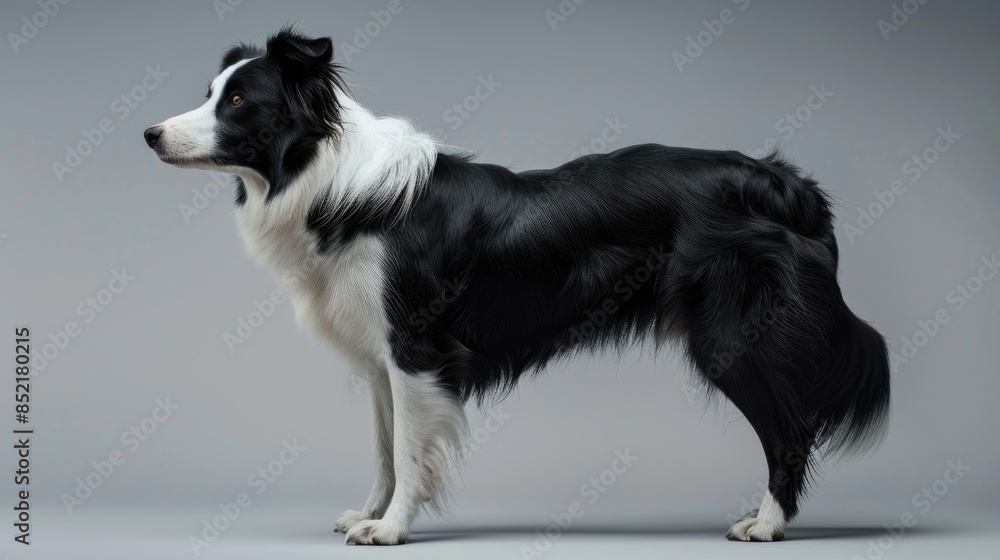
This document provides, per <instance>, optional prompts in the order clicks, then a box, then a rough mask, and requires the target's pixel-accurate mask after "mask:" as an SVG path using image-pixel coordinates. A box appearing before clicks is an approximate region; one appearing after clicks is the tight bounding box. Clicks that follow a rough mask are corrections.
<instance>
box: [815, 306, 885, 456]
mask: <svg viewBox="0 0 1000 560" xmlns="http://www.w3.org/2000/svg"><path fill="white" fill-rule="evenodd" d="M840 307H841V309H839V310H838V311H836V312H835V314H836V315H838V317H837V318H836V319H835V322H834V328H835V329H836V330H837V332H839V333H840V334H841V336H839V337H838V341H837V342H838V344H836V346H838V347H836V348H832V349H831V350H832V352H830V354H828V356H829V357H830V358H831V360H830V362H829V363H828V365H827V367H826V368H825V371H826V372H827V373H826V375H824V376H823V377H822V378H819V379H816V380H815V381H816V382H815V384H814V385H813V387H812V389H811V390H810V391H809V393H810V394H809V400H811V401H812V402H811V406H810V407H809V410H812V411H816V412H817V416H816V421H817V423H816V428H817V442H818V443H826V444H827V445H826V446H825V451H826V455H827V456H832V455H838V456H839V457H841V458H843V459H850V458H853V457H856V456H859V455H863V454H864V453H866V452H868V451H870V450H871V449H873V448H874V447H876V446H877V445H878V444H879V443H880V442H881V441H882V439H883V438H884V437H885V432H886V429H887V428H888V417H889V414H888V413H889V372H890V363H889V350H888V347H887V346H886V343H885V339H884V338H883V337H882V335H881V334H879V332H878V331H876V330H875V329H874V328H873V327H872V326H871V325H869V324H868V323H866V322H865V321H863V320H862V319H860V318H858V317H857V316H856V315H855V314H854V313H853V312H851V310H850V309H848V308H847V305H846V304H842V305H841V306H840Z"/></svg>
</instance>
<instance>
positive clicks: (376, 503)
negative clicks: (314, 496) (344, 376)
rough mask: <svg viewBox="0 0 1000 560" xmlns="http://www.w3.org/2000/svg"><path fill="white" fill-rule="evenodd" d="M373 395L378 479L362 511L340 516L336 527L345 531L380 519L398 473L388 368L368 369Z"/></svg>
mask: <svg viewBox="0 0 1000 560" xmlns="http://www.w3.org/2000/svg"><path fill="white" fill-rule="evenodd" d="M366 371H367V372H368V373H367V376H366V377H367V379H368V382H369V390H370V391H371V398H372V421H373V426H372V439H373V444H372V447H373V448H374V451H375V469H376V471H375V482H374V484H373V485H372V491H371V493H370V494H369V495H368V500H367V501H366V502H365V506H364V507H363V508H362V509H361V511H355V510H352V509H349V510H347V511H345V512H344V514H343V515H342V516H340V519H338V520H337V527H336V529H335V531H338V532H341V533H346V532H347V531H348V530H350V528H351V527H353V526H354V525H355V524H357V523H358V522H359V521H364V520H367V519H379V518H380V517H382V514H383V513H385V510H386V508H387V507H389V501H390V500H391V499H392V491H393V488H394V487H395V485H396V475H395V470H394V469H393V460H392V389H391V387H390V386H389V374H388V373H387V372H386V371H385V370H378V369H370V370H366Z"/></svg>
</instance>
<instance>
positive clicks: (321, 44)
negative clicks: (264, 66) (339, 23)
mask: <svg viewBox="0 0 1000 560" xmlns="http://www.w3.org/2000/svg"><path fill="white" fill-rule="evenodd" d="M267 54H268V55H269V56H271V57H273V58H274V59H275V60H276V61H278V63H279V64H280V65H281V68H282V70H288V74H289V75H290V76H301V77H309V76H311V75H313V74H314V73H315V72H317V71H319V72H322V71H323V69H324V67H328V66H329V64H330V62H332V61H333V41H331V40H330V39H329V37H320V38H317V39H312V38H309V37H306V36H304V35H302V34H300V33H298V32H296V31H294V30H292V29H287V28H286V29H282V30H281V31H279V32H278V33H277V34H276V35H273V36H272V37H271V38H270V39H268V40H267Z"/></svg>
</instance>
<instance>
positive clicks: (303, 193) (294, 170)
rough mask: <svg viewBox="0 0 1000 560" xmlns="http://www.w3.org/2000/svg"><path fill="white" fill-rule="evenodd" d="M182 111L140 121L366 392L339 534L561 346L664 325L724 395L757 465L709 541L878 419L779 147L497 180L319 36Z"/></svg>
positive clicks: (823, 224)
mask: <svg viewBox="0 0 1000 560" xmlns="http://www.w3.org/2000/svg"><path fill="white" fill-rule="evenodd" d="M207 97H208V101H206V102H205V103H204V104H203V105H202V106H201V107H198V108H197V109H195V110H193V111H190V112H188V113H184V114H182V115H179V116H176V117H173V118H170V119H167V120H165V121H163V122H161V123H160V124H158V125H156V126H153V127H150V128H149V129H147V130H146V131H145V133H144V136H145V140H146V143H147V144H148V145H149V147H150V148H152V149H154V150H155V151H156V155H157V156H159V158H160V159H161V160H163V161H164V162H166V163H170V164H173V165H177V166H182V167H193V168H199V169H214V170H221V171H224V172H228V173H232V174H233V175H235V177H236V178H235V189H236V206H237V211H236V221H237V226H238V228H239V232H240V234H241V236H242V238H243V240H244V242H245V244H246V248H247V250H248V251H249V253H250V254H251V255H252V256H253V257H255V258H256V259H257V260H258V261H259V262H262V263H264V264H266V265H268V266H269V267H270V268H271V269H273V271H274V272H275V274H276V276H277V280H278V282H279V284H280V285H281V286H282V288H283V289H284V290H286V291H287V292H288V293H289V295H290V298H291V301H292V303H293V305H294V308H295V317H296V322H297V323H298V324H299V326H301V327H303V328H304V329H305V330H307V331H308V332H309V333H310V334H311V335H313V336H314V337H315V338H317V339H318V340H320V341H322V342H324V343H328V344H329V345H332V346H333V347H334V348H336V349H337V350H339V351H340V352H342V353H343V355H344V356H345V357H346V358H347V359H348V360H349V361H350V362H351V363H352V364H353V365H354V366H356V368H357V372H358V373H360V374H363V375H364V376H365V377H366V378H367V379H368V380H369V381H370V387H371V396H372V407H373V411H374V449H375V458H376V465H377V473H376V475H375V483H374V486H373V487H372V490H371V494H370V496H369V497H368V500H367V502H365V504H364V507H362V508H361V510H360V511H352V510H348V511H347V512H345V513H344V515H343V516H342V517H341V518H340V519H339V520H338V521H337V523H336V530H337V531H343V532H345V533H346V534H347V535H346V540H347V542H349V543H356V544H399V543H403V542H405V541H406V539H407V537H408V536H409V532H410V525H411V523H412V521H413V519H414V517H415V516H416V515H417V513H418V511H419V510H420V509H421V507H422V506H424V505H430V506H434V505H436V504H438V500H436V498H438V497H439V496H440V494H441V491H442V490H443V489H444V487H445V484H446V482H447V478H448V476H447V474H448V472H449V464H450V463H449V462H450V461H451V460H452V459H453V457H454V454H455V450H456V449H460V446H461V445H462V442H463V437H465V434H466V432H467V428H466V421H465V414H464V410H463V403H465V402H466V401H468V400H470V399H471V400H474V401H478V402H480V403H481V402H482V400H483V399H484V398H486V397H492V398H498V397H502V396H504V395H505V394H506V393H507V392H509V391H510V390H511V388H512V387H514V385H515V384H516V383H517V381H518V380H519V379H521V377H522V376H525V375H528V374H530V373H534V372H537V371H538V370H540V369H542V368H543V367H544V366H545V365H546V364H547V363H548V362H550V361H552V360H556V359H560V358H565V357H567V356H570V355H573V354H574V353H577V352H580V351H593V350H600V349H611V350H617V351H620V350H622V349H626V348H629V347H633V346H635V345H641V344H643V343H644V342H651V343H652V344H654V345H656V344H659V343H663V342H667V341H672V342H674V343H676V344H677V346H679V347H680V348H681V349H682V350H683V352H684V355H685V356H686V357H687V358H688V359H689V361H690V363H691V365H692V366H693V369H694V370H695V371H696V372H697V377H698V379H700V380H701V381H702V382H703V383H704V385H705V386H706V387H707V388H709V389H710V390H712V391H715V392H717V393H721V394H722V395H723V396H725V397H726V398H727V399H729V400H730V401H732V403H733V404H735V405H736V407H737V408H738V409H739V410H740V411H741V412H742V414H743V415H744V416H745V417H746V419H747V420H748V421H749V422H750V425H751V426H753V428H754V430H755V431H756V433H757V436H758V437H759V438H760V442H761V445H762V446H763V448H764V454H765V456H766V458H767V467H768V471H769V480H768V492H767V495H766V497H765V498H764V500H763V503H762V504H761V506H760V508H759V510H757V511H754V512H753V513H750V514H747V515H746V516H744V517H743V518H742V519H740V520H739V521H738V522H737V523H735V524H734V525H733V526H732V527H731V528H730V529H729V532H728V534H727V536H728V537H729V538H730V539H735V540H744V541H773V540H779V539H781V538H782V537H783V530H784V529H785V526H786V525H787V523H788V522H789V520H791V519H792V518H793V517H794V516H795V514H796V513H797V512H798V509H799V504H798V500H799V498H800V496H802V494H803V492H804V490H805V488H806V485H807V483H808V481H809V479H810V472H811V470H812V468H813V466H814V465H815V464H816V462H817V461H818V460H820V458H821V457H823V456H829V454H831V453H837V454H841V455H847V456H854V455H857V454H861V453H864V452H866V451H868V450H869V449H871V448H873V447H874V446H875V445H876V444H877V443H878V442H879V440H880V439H881V437H882V434H883V433H884V427H885V424H886V422H885V420H886V417H887V412H888V408H889V360H888V353H887V348H886V344H885V341H884V339H883V338H882V336H881V335H880V334H879V333H878V332H877V331H876V330H875V329H874V328H872V327H871V326H869V325H868V324H867V323H866V322H864V321H862V320H861V319H859V318H858V317H857V316H855V315H854V313H852V312H851V310H850V309H849V308H848V307H847V305H846V304H845V303H844V300H843V297H842V295H841V291H840V288H839V286H838V284H837V259H838V257H837V244H836V239H835V237H834V229H833V215H832V213H831V209H830V202H829V200H828V197H827V195H826V194H825V193H824V192H823V191H822V190H820V188H819V187H818V186H817V183H816V181H814V180H812V179H811V178H809V177H808V176H804V175H803V174H802V173H801V172H800V171H799V170H798V169H797V168H796V167H794V166H793V165H790V164H789V163H787V162H786V161H785V160H783V159H782V158H781V157H779V156H778V155H777V154H772V155H769V156H767V157H765V158H763V159H754V158H751V157H748V156H745V155H743V154H741V153H738V152H734V151H710V150H700V149H689V148H672V147H666V146H661V145H656V144H644V145H637V146H631V147H626V148H622V149H620V150H616V151H614V152H611V153H608V154H601V155H588V156H584V157H580V158H578V159H575V160H573V161H570V162H568V163H566V164H563V165H562V166H560V167H557V168H555V169H551V170H534V171H524V172H521V173H515V172H513V171H510V170H509V169H507V168H505V167H501V166H497V165H489V164H483V163H476V162H475V161H473V160H472V158H470V157H468V156H465V155H460V154H456V153H455V152H454V150H445V149H443V147H442V146H440V145H439V144H438V143H436V142H435V140H434V139H433V138H432V137H431V136H429V135H428V134H425V133H423V132H420V131H418V130H416V129H415V128H414V127H413V126H412V125H411V124H410V123H409V122H407V121H406V120H404V119H401V118H396V117H380V116H376V115H374V114H373V113H371V112H370V111H368V110H367V109H365V108H363V107H361V106H360V105H359V104H358V103H357V102H356V101H355V99H354V98H353V97H352V96H351V93H350V91H349V88H348V87H347V85H346V84H345V82H344V80H343V79H342V77H341V67H340V66H339V65H338V64H336V63H334V62H333V44H332V42H331V41H330V39H327V38H318V39H314V38H309V37H306V36H303V35H302V34H301V33H299V32H298V31H296V30H294V29H292V28H284V29H282V30H281V31H280V32H278V33H277V34H275V35H273V36H271V37H270V38H269V39H268V40H267V43H266V46H265V48H263V49H261V48H259V47H256V46H252V45H247V44H239V45H236V46H234V47H232V48H231V49H230V50H229V51H228V52H227V53H226V54H225V56H224V57H223V59H222V65H221V67H220V71H219V74H218V76H216V77H215V78H214V79H213V80H212V82H211V84H210V85H209V88H208V95H207Z"/></svg>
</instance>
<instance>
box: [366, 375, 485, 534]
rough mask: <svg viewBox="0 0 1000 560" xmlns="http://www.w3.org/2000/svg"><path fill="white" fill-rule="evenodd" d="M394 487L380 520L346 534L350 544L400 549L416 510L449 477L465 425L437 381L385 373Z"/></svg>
mask: <svg viewBox="0 0 1000 560" xmlns="http://www.w3.org/2000/svg"><path fill="white" fill-rule="evenodd" d="M388 378H389V385H390V388H391V391H392V407H393V414H392V425H393V440H392V443H393V455H392V456H393V463H394V465H395V476H396V486H395V489H394V491H393V493H392V500H391V501H390V503H389V507H388V508H387V509H386V510H385V514H384V515H383V516H382V518H381V519H370V520H363V521H358V522H357V523H355V524H354V525H353V526H352V527H351V528H350V529H349V530H348V531H347V542H349V543H354V544H402V543H404V542H406V539H407V537H408V536H409V534H410V524H411V523H412V522H413V519H414V518H415V517H416V515H417V512H418V511H419V509H420V506H421V505H423V504H424V503H425V502H427V501H428V500H431V499H433V498H435V497H436V496H437V494H438V492H440V491H441V490H442V489H443V486H444V484H445V482H446V481H447V477H448V465H449V463H448V459H449V454H450V453H451V452H452V451H453V450H455V449H457V448H458V446H459V445H461V441H462V438H463V437H464V436H465V434H466V431H467V426H466V423H465V411H464V409H463V408H462V404H461V402H460V401H459V400H458V398H457V397H456V396H455V395H453V394H452V393H450V392H449V391H448V390H446V389H444V388H443V387H442V386H441V385H440V384H439V383H438V380H437V378H436V377H435V376H433V375H431V374H426V373H419V374H411V373H406V372H404V371H402V370H401V369H399V368H398V367H395V366H390V368H389V375H388Z"/></svg>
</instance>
